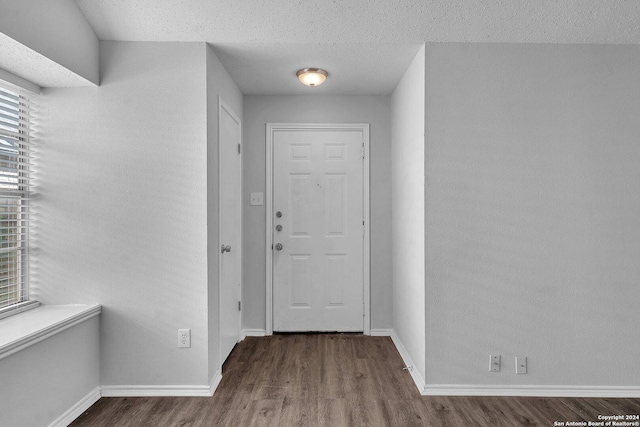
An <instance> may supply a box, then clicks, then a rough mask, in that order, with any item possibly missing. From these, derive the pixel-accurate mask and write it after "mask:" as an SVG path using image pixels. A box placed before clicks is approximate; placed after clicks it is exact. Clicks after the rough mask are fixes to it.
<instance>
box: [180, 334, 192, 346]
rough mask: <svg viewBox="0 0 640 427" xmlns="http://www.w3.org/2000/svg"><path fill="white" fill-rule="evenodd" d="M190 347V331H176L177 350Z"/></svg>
mask: <svg viewBox="0 0 640 427" xmlns="http://www.w3.org/2000/svg"><path fill="white" fill-rule="evenodd" d="M189 347H191V329H178V348H189Z"/></svg>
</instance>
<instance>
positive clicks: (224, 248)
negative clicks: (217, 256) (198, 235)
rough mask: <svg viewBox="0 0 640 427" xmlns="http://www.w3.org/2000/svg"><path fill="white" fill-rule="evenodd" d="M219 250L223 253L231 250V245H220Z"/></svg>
mask: <svg viewBox="0 0 640 427" xmlns="http://www.w3.org/2000/svg"><path fill="white" fill-rule="evenodd" d="M220 252H222V253H225V252H231V246H229V245H227V246H225V245H222V247H221V248H220Z"/></svg>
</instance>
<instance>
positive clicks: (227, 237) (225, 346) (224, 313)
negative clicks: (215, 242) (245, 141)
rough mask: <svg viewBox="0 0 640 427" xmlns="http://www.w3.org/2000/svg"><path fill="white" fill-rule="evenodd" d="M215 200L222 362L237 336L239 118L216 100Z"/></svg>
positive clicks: (239, 218) (239, 215) (238, 333)
mask: <svg viewBox="0 0 640 427" xmlns="http://www.w3.org/2000/svg"><path fill="white" fill-rule="evenodd" d="M219 126H220V128H219V132H220V133H219V136H220V141H219V156H220V157H219V174H220V175H219V176H220V182H219V188H220V190H219V191H220V193H219V200H220V205H219V209H220V230H219V232H220V246H219V247H221V246H222V245H225V246H230V250H229V251H226V250H225V251H224V252H222V251H220V252H219V253H220V294H219V295H220V361H221V363H223V362H224V361H225V359H226V358H227V356H228V355H229V353H230V352H231V350H232V349H233V347H234V346H235V345H236V343H237V342H238V339H239V337H240V311H239V310H238V302H239V301H240V277H241V251H240V241H241V239H240V237H241V230H240V228H241V208H240V203H241V187H240V172H241V171H240V155H239V153H238V144H240V141H241V134H240V129H241V126H240V120H239V119H238V118H237V116H236V115H235V114H234V113H233V112H232V111H231V110H230V109H229V108H228V107H226V106H225V104H224V103H222V102H221V103H220V108H219Z"/></svg>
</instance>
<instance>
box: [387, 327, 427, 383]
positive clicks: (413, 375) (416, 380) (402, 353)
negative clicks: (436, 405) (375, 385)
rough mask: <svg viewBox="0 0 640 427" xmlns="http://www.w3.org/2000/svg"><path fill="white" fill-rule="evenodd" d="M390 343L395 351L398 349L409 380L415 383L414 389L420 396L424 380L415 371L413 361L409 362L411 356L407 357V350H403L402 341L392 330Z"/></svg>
mask: <svg viewBox="0 0 640 427" xmlns="http://www.w3.org/2000/svg"><path fill="white" fill-rule="evenodd" d="M391 341H393V343H394V344H395V346H396V349H398V353H400V357H402V360H403V361H404V365H405V366H406V368H407V370H408V371H409V373H410V374H411V378H413V382H414V383H415V385H416V387H418V391H419V392H420V394H424V387H425V381H424V378H422V374H420V372H418V370H417V369H415V366H416V365H415V363H413V360H411V356H409V353H408V352H407V349H406V348H404V345H403V344H402V341H400V338H399V337H398V335H397V334H396V331H393V330H392V331H391Z"/></svg>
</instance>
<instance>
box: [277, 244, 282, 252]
mask: <svg viewBox="0 0 640 427" xmlns="http://www.w3.org/2000/svg"><path fill="white" fill-rule="evenodd" d="M276 250H277V251H281V250H282V243H276Z"/></svg>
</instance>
